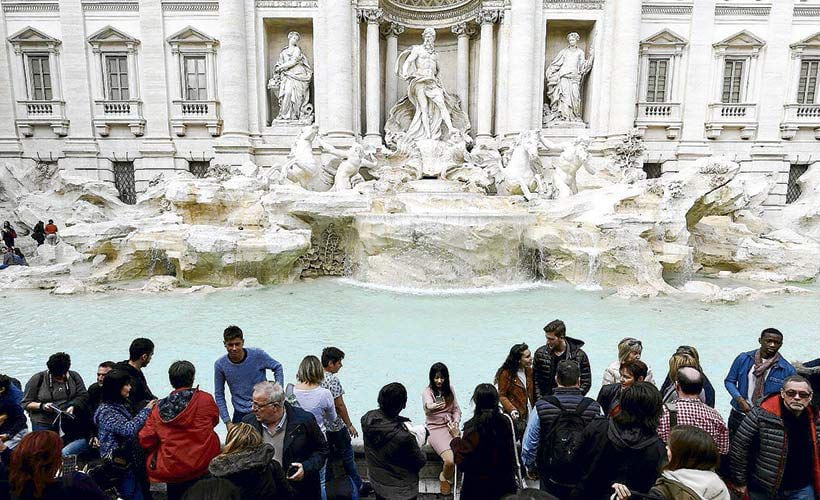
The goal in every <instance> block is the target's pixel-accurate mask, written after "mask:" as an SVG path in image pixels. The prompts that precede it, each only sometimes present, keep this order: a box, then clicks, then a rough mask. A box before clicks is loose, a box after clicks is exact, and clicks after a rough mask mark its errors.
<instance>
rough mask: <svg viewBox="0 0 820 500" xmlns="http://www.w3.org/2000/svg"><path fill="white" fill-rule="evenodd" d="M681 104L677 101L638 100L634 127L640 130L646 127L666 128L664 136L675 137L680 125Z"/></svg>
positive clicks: (644, 129) (642, 130) (643, 130)
mask: <svg viewBox="0 0 820 500" xmlns="http://www.w3.org/2000/svg"><path fill="white" fill-rule="evenodd" d="M681 115H682V112H681V105H680V103H677V102H639V103H638V117H637V119H636V120H635V127H636V128H637V129H638V130H640V131H641V132H645V131H646V129H648V128H653V127H659V128H660V127H662V128H665V129H666V137H667V138H669V139H677V137H678V135H679V133H680V129H681V126H682V118H681Z"/></svg>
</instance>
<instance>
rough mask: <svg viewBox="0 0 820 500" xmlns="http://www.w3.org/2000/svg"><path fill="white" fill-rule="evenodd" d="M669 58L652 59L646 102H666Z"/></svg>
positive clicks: (650, 61)
mask: <svg viewBox="0 0 820 500" xmlns="http://www.w3.org/2000/svg"><path fill="white" fill-rule="evenodd" d="M668 71H669V59H650V60H649V72H648V77H647V78H648V80H647V85H646V102H666V82H667V80H668V76H667V75H668Z"/></svg>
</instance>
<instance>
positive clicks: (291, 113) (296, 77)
mask: <svg viewBox="0 0 820 500" xmlns="http://www.w3.org/2000/svg"><path fill="white" fill-rule="evenodd" d="M300 38H301V35H300V34H299V33H298V32H296V31H291V32H290V33H288V46H287V47H285V48H284V49H283V50H282V52H280V53H279V59H278V60H277V61H276V64H275V65H274V67H273V77H272V78H271V79H270V80H269V81H268V88H269V89H278V92H277V96H278V99H279V114H278V115H277V116H276V119H277V120H286V121H303V122H308V123H310V121H312V120H313V106H312V105H311V104H310V80H311V78H312V77H313V69H312V68H311V67H310V63H309V62H308V59H307V56H305V55H304V54H303V53H302V49H301V48H299V45H297V44H298V43H299V39H300Z"/></svg>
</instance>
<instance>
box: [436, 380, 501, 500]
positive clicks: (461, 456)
mask: <svg viewBox="0 0 820 500" xmlns="http://www.w3.org/2000/svg"><path fill="white" fill-rule="evenodd" d="M473 404H474V405H475V413H474V414H473V418H471V419H470V420H468V421H467V423H466V424H464V436H463V437H456V438H453V440H452V441H450V448H452V450H453V454H454V456H455V462H456V464H457V465H458V467H459V469H460V470H461V471H462V472H464V480H463V482H462V486H461V488H462V489H461V498H463V499H464V500H471V499H477V500H494V499H498V498H501V497H503V496H504V495H508V494H511V493H515V491H516V489H517V488H516V484H515V476H516V472H515V467H516V461H515V449H516V448H515V441H514V436H513V428H512V424H511V422H510V420H509V418H508V417H506V416H504V415H502V414H501V411H500V410H499V408H498V391H497V390H496V389H495V387H493V386H492V385H491V384H479V385H478V386H476V388H475V391H474V392H473Z"/></svg>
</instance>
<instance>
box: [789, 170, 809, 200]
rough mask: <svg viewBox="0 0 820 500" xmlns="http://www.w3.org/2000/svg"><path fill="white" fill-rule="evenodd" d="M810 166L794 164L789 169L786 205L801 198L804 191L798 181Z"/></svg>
mask: <svg viewBox="0 0 820 500" xmlns="http://www.w3.org/2000/svg"><path fill="white" fill-rule="evenodd" d="M808 169H809V166H808V165H806V164H794V165H792V166H791V167H790V168H789V183H788V184H787V185H786V204H789V203H794V202H795V201H797V199H798V198H800V195H801V194H802V190H801V189H800V184H798V183H797V180H798V179H800V176H802V175H803V174H805V173H806V171H807V170H808Z"/></svg>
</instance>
